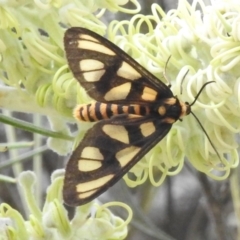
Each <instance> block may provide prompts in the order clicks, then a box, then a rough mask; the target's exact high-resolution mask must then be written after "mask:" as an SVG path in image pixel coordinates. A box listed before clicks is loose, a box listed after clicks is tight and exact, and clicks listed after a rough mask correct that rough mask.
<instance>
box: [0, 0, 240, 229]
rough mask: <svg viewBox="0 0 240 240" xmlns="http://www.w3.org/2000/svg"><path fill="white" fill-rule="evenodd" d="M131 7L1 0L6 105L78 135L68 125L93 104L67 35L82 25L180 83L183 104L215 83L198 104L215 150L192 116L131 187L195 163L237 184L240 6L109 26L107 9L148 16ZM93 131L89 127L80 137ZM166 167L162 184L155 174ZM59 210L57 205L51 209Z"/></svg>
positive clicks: (141, 166)
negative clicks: (71, 58)
mask: <svg viewBox="0 0 240 240" xmlns="http://www.w3.org/2000/svg"><path fill="white" fill-rule="evenodd" d="M126 2H127V1H109V0H108V1H97V0H95V1H94V0H91V1H87V2H86V1H80V0H79V1H74V2H73V3H68V2H64V1H37V0H36V1H34V2H29V3H26V2H25V1H8V3H7V2H5V3H1V5H0V13H1V20H0V61H1V62H0V63H1V64H0V74H1V75H0V78H1V80H2V82H4V84H5V85H6V86H3V85H1V86H0V106H1V107H3V108H7V109H10V110H17V111H19V110H21V111H23V112H32V113H40V114H44V115H46V116H47V117H48V119H49V122H50V124H51V128H52V130H53V131H58V132H61V133H63V134H66V135H70V134H71V133H70V130H69V128H68V126H67V123H68V122H73V121H74V119H73V117H72V109H73V108H74V106H75V105H76V103H87V102H88V101H89V100H90V99H89V97H88V96H87V94H86V92H85V91H84V90H83V89H82V88H81V87H80V86H79V84H77V82H76V80H75V79H74V78H73V76H72V74H71V73H70V72H69V71H68V66H67V64H66V59H65V57H64V51H63V43H62V39H63V34H64V31H65V29H66V28H67V27H71V26H81V27H86V28H89V29H91V30H93V31H96V32H97V33H99V34H101V35H104V34H105V33H107V36H106V37H107V38H109V39H110V40H111V41H113V42H114V43H115V44H117V45H118V46H119V47H121V48H122V49H123V50H124V51H126V52H127V53H128V54H130V55H131V56H132V57H133V58H134V59H136V60H137V61H138V62H139V63H140V64H141V65H143V66H144V67H145V68H146V69H148V70H149V71H150V72H152V73H153V74H154V75H156V76H157V77H159V78H160V79H161V80H162V81H164V82H165V83H166V84H171V89H172V91H173V93H174V95H177V96H178V98H179V99H180V100H182V101H188V102H190V103H191V102H193V101H194V98H195V96H196V94H197V93H198V92H199V90H200V89H201V87H202V86H203V84H204V83H206V82H208V81H215V82H214V83H211V84H209V85H207V86H206V88H205V89H204V91H203V92H202V94H201V95H200V97H199V99H198V100H197V102H196V103H195V104H194V106H193V107H192V111H193V112H194V113H195V115H197V117H198V119H199V121H200V122H201V124H202V125H203V127H204V129H205V130H206V132H207V134H208V136H209V138H210V139H211V141H212V142H213V144H214V146H215V149H213V147H212V145H211V144H210V142H209V140H208V139H207V137H206V135H205V134H204V132H203V130H202V129H201V128H200V127H199V125H198V123H197V121H196V120H195V119H194V118H193V117H192V116H191V115H190V116H188V117H186V118H184V119H183V121H181V122H180V121H179V122H177V123H175V124H174V125H173V127H172V129H171V131H170V132H169V134H168V135H167V136H166V137H165V138H164V139H163V140H162V141H161V142H160V143H158V144H157V145H156V146H155V147H154V148H153V149H152V150H151V151H150V152H149V153H148V154H147V155H146V156H145V157H144V159H143V160H142V161H140V162H139V163H138V164H137V165H136V166H134V167H133V168H132V169H131V172H132V173H134V174H135V176H136V179H135V180H131V179H130V178H128V175H126V176H125V177H124V178H125V180H126V182H127V184H128V185H129V186H132V187H133V186H136V185H139V184H142V183H143V182H145V181H146V179H148V178H149V179H150V181H151V182H152V184H153V185H154V186H159V185H160V184H161V183H162V182H163V181H164V179H165V178H166V177H167V176H171V175H175V174H177V173H179V172H180V171H181V169H182V167H183V165H184V162H185V159H187V160H188V161H190V162H191V164H192V165H193V166H194V167H195V168H196V169H197V170H199V171H201V172H204V173H206V174H207V175H208V176H210V177H212V178H213V179H217V180H220V179H225V178H227V177H228V176H229V173H230V170H231V169H232V168H234V167H236V166H237V165H238V161H239V160H238V159H239V156H238V152H237V148H238V144H237V142H236V140H235V138H236V135H237V134H238V133H239V131H240V126H239V117H240V111H239V106H240V95H239V92H240V91H239V89H240V78H239V75H240V68H239V60H240V54H239V50H240V48H239V41H240V35H239V26H240V17H239V16H240V14H239V13H240V3H238V1H234V0H228V1H224V0H219V1H212V4H211V5H209V6H206V5H205V4H204V3H203V1H201V0H195V1H193V3H192V5H190V4H188V3H187V2H186V1H184V0H181V1H179V5H178V8H177V9H174V10H171V11H169V12H168V13H164V11H163V10H162V9H161V7H160V6H159V5H157V4H153V5H152V14H151V15H147V16H144V15H142V14H135V15H134V16H133V17H132V18H131V19H130V20H128V21H127V20H124V21H116V20H114V21H112V22H111V23H110V24H109V25H108V26H106V25H105V24H104V22H103V20H101V19H103V16H104V13H105V12H106V11H107V10H109V11H113V12H116V11H123V12H124V11H125V12H126V13H136V12H137V11H138V10H139V4H138V3H137V1H136V0H132V1H131V2H132V3H133V4H134V5H135V8H134V9H133V10H129V9H125V8H123V6H122V5H123V4H125V3H126ZM170 56H171V58H170V61H169V62H168V64H167V65H166V62H167V59H169V57H170ZM165 69H166V71H165ZM164 72H165V73H166V74H164ZM186 73H187V74H186ZM164 75H166V76H167V78H166V77H165V76H164ZM13 96H14V101H12V99H13ZM85 130H86V127H85V126H84V125H83V124H80V123H79V136H81V137H82V136H83V133H84V131H85ZM77 138H78V140H76V142H75V144H76V143H77V142H79V137H77ZM77 138H76V139H77ZM49 146H50V147H51V148H52V149H53V150H55V151H57V152H59V153H61V154H66V153H67V152H69V151H70V149H71V146H72V142H70V141H66V140H59V139H58V138H51V139H50V141H49ZM216 151H217V152H216ZM217 153H218V154H219V155H220V157H221V158H219V157H218V154H217ZM156 169H157V170H158V171H159V172H160V173H161V174H160V176H161V177H160V179H155V177H154V174H153V172H155V170H156ZM56 205H58V204H57V203H56V202H54V201H53V202H52V205H51V206H52V207H51V208H53V206H54V207H55V206H56ZM58 206H59V205H58ZM39 214H40V213H39ZM6 217H8V216H6ZM32 219H33V218H32ZM32 221H33V222H34V221H35V218H34V219H33V220H32ZM51 224H52V223H50V224H49V225H51Z"/></svg>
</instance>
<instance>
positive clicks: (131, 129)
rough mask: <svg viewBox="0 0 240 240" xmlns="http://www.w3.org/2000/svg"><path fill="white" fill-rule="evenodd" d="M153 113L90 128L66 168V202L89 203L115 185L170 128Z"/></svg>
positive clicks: (101, 122)
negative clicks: (153, 115) (152, 114)
mask: <svg viewBox="0 0 240 240" xmlns="http://www.w3.org/2000/svg"><path fill="white" fill-rule="evenodd" d="M171 126H172V125H171V124H167V123H162V122H161V121H160V120H158V119H155V118H152V117H150V116H145V117H132V116H130V115H119V116H116V117H114V118H112V119H108V120H102V121H100V122H97V123H96V124H95V125H94V126H93V127H92V128H91V129H90V130H88V131H87V133H86V134H85V136H84V138H83V140H82V141H81V142H80V144H79V145H78V147H77V148H76V149H75V150H74V152H73V154H72V156H71V157H70V160H69V161H68V164H67V167H66V174H65V180H64V187H63V198H64V201H65V203H66V204H68V205H70V206H78V205H82V204H85V203H87V202H89V201H91V200H93V199H94V198H96V197H98V196H99V195H100V194H102V193H103V192H105V191H106V190H107V189H108V188H109V187H111V186H112V185H114V184H115V183H116V182H117V181H118V180H119V179H120V178H122V176H123V175H124V174H125V173H127V172H128V171H129V169H130V168H132V167H133V166H134V165H135V164H136V163H137V162H138V161H139V160H140V159H141V158H142V157H143V156H144V155H145V154H146V153H147V152H148V151H149V150H150V149H151V148H152V147H153V146H154V145H155V144H157V143H158V142H159V141H160V140H161V139H162V138H163V137H164V136H165V135H166V134H167V133H168V131H169V130H170V128H171Z"/></svg>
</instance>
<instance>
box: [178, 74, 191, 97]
mask: <svg viewBox="0 0 240 240" xmlns="http://www.w3.org/2000/svg"><path fill="white" fill-rule="evenodd" d="M188 72H189V69H188V70H187V71H186V73H185V74H184V76H183V79H182V82H181V90H180V94H181V95H182V92H183V87H182V85H183V81H184V79H185V77H186V76H187V74H188Z"/></svg>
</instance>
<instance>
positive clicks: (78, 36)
mask: <svg viewBox="0 0 240 240" xmlns="http://www.w3.org/2000/svg"><path fill="white" fill-rule="evenodd" d="M64 45H65V51H66V57H67V60H68V64H69V67H70V69H71V71H72V72H73V75H74V77H75V78H76V79H77V80H78V81H79V82H80V84H81V85H82V86H83V87H84V88H85V90H86V91H87V93H88V95H89V96H90V97H92V98H93V99H95V100H96V101H99V102H114V103H119V104H134V103H141V102H154V101H157V100H160V99H164V98H170V97H172V96H173V94H172V92H171V90H170V89H169V87H168V86H167V85H165V84H164V83H163V82H161V81H160V80H159V79H157V78H156V77H155V76H154V75H153V74H151V73H150V72H149V71H147V70H146V69H145V68H143V67H142V66H141V65H140V64H139V63H137V62H136V61H135V60H134V59H133V58H131V57H130V56H129V55H128V54H126V53H125V52H124V51H123V50H121V49H120V48H119V47H118V46H116V45H114V44H113V43H112V42H110V41H108V40H107V39H105V38H104V37H102V36H100V35H98V34H96V33H94V32H92V31H90V30H88V29H85V28H80V27H73V28H70V29H68V30H67V31H66V33H65V36H64Z"/></svg>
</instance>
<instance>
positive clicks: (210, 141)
mask: <svg viewBox="0 0 240 240" xmlns="http://www.w3.org/2000/svg"><path fill="white" fill-rule="evenodd" d="M191 114H192V115H193V116H194V118H195V119H196V120H197V122H198V124H199V126H200V127H201V129H202V130H203V132H204V134H205V136H206V137H207V139H208V141H209V143H210V144H211V146H212V148H213V149H214V151H215V152H216V154H217V156H218V158H219V160H220V161H221V157H220V155H219V153H218V151H217V149H216V147H215V146H214V144H213V142H212V140H211V139H210V137H209V136H208V134H207V132H206V130H205V129H204V127H203V125H202V124H201V122H200V121H199V119H198V118H197V116H196V115H195V114H194V113H193V112H191Z"/></svg>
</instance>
